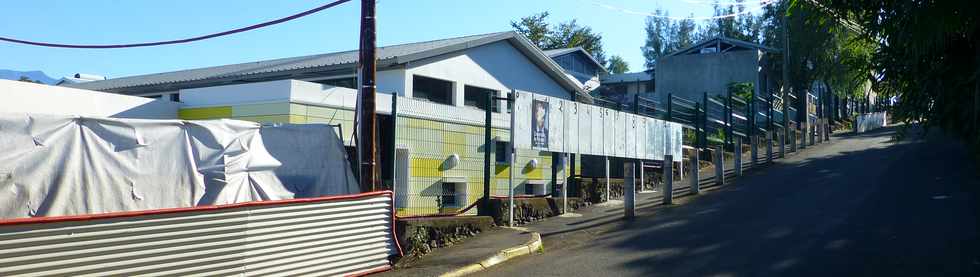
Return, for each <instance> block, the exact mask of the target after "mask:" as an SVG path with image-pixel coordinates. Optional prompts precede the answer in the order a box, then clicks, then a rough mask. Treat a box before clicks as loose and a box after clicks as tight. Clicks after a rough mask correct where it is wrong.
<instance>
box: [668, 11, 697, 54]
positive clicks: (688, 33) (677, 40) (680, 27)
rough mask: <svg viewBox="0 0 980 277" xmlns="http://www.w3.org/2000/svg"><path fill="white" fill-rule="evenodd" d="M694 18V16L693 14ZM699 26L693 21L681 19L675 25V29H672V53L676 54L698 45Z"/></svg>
mask: <svg viewBox="0 0 980 277" xmlns="http://www.w3.org/2000/svg"><path fill="white" fill-rule="evenodd" d="M692 16H693V14H692ZM697 28H698V27H697V24H695V23H694V20H692V19H681V20H678V21H677V23H676V24H674V28H671V38H672V39H673V41H672V42H671V43H670V46H671V47H670V51H669V52H671V53H672V52H675V51H678V50H681V49H684V48H688V47H691V46H692V45H694V44H695V43H697V41H695V40H696V38H697V34H696V33H697V31H698V30H697Z"/></svg>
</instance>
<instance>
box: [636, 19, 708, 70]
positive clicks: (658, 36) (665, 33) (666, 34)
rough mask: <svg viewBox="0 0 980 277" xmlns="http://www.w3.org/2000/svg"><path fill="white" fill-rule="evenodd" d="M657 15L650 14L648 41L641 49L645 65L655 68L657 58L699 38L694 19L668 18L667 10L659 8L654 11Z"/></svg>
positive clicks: (647, 22)
mask: <svg viewBox="0 0 980 277" xmlns="http://www.w3.org/2000/svg"><path fill="white" fill-rule="evenodd" d="M654 14H655V15H656V16H648V17H647V19H646V26H645V28H644V30H645V31H646V42H645V43H644V44H643V47H640V51H642V52H643V58H644V59H645V62H644V66H645V67H646V68H647V69H653V68H654V67H656V65H657V59H659V58H660V57H663V56H666V55H667V54H670V53H673V52H674V51H677V50H681V49H684V48H687V47H690V46H691V45H694V43H695V42H696V40H697V24H696V23H695V22H694V20H691V19H683V20H677V22H674V20H671V19H668V18H667V16H668V15H669V14H668V13H667V12H665V11H663V10H661V9H657V10H655V11H654Z"/></svg>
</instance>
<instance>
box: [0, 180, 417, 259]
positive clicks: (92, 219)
mask: <svg viewBox="0 0 980 277" xmlns="http://www.w3.org/2000/svg"><path fill="white" fill-rule="evenodd" d="M391 203H392V198H391V192H389V191H382V192H372V193H363V194H357V195H344V196H329V197H321V198H311V199H293V200H282V201H265V202H249V203H240V204H231V205H223V206H203V207H191V208H176V209H166V210H154V211H141V212H124V213H111V214H100V215H86V216H65V217H40V218H25V219H13V220H4V221H0V276H22V275H23V276H81V275H104V276H116V275H119V276H137V275H150V274H152V275H173V276H196V275H254V276H264V275H330V276H332V275H352V274H362V273H367V272H372V271H379V270H386V269H388V268H390V262H389V259H388V258H389V256H392V255H399V254H400V251H401V250H400V247H399V246H398V243H397V241H396V239H395V236H394V234H393V214H392V210H391Z"/></svg>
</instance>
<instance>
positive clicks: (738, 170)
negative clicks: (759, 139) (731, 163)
mask: <svg viewBox="0 0 980 277" xmlns="http://www.w3.org/2000/svg"><path fill="white" fill-rule="evenodd" d="M733 157H734V158H735V176H742V137H740V136H735V155H734V156H733Z"/></svg>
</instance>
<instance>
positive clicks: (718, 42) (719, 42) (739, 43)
mask: <svg viewBox="0 0 980 277" xmlns="http://www.w3.org/2000/svg"><path fill="white" fill-rule="evenodd" d="M718 46H721V48H722V49H721V50H720V51H717V52H728V51H731V50H746V49H755V50H761V51H763V52H773V53H778V52H779V49H775V48H771V47H767V46H765V45H762V44H758V43H753V42H748V41H744V40H737V39H733V38H729V37H723V36H722V37H715V38H710V39H707V40H704V41H701V42H699V43H697V44H694V45H693V46H691V47H688V48H684V49H681V50H678V51H676V52H674V53H670V54H669V55H667V56H678V55H689V54H699V53H700V51H701V49H704V48H709V47H718Z"/></svg>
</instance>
